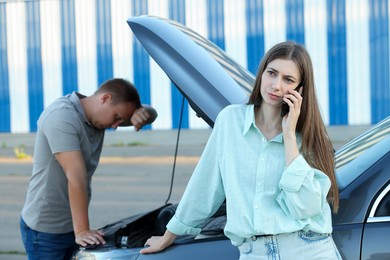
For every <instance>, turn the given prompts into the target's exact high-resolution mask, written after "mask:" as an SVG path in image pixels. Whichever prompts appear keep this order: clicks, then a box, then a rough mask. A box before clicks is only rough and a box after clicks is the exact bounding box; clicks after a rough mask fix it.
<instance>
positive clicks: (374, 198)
mask: <svg viewBox="0 0 390 260" xmlns="http://www.w3.org/2000/svg"><path fill="white" fill-rule="evenodd" d="M128 24H129V26H130V27H131V29H132V30H133V32H134V34H135V35H136V37H137V38H138V39H139V40H140V42H141V43H142V44H143V46H144V47H145V48H146V50H147V51H148V52H149V54H150V55H151V56H152V58H153V59H155V60H156V62H157V63H158V64H159V65H160V66H161V68H162V69H163V70H164V71H165V72H166V74H167V75H168V77H169V78H171V79H172V81H173V82H174V83H175V85H176V87H177V88H178V89H179V90H180V91H181V92H182V93H183V95H184V96H185V97H186V98H187V99H188V100H189V103H190V105H191V107H192V108H193V109H194V110H195V111H196V113H197V114H198V115H199V116H201V117H202V118H203V119H204V120H205V121H206V122H207V123H208V124H209V125H210V126H213V124H214V120H215V118H216V115H217V114H218V113H219V111H221V110H222V109H223V108H224V107H225V106H226V105H229V104H233V103H244V102H246V100H247V99H246V98H247V97H248V95H249V93H250V90H251V85H253V83H254V77H253V75H251V74H250V73H249V72H246V71H245V69H243V68H242V67H240V66H239V65H238V64H236V63H235V62H234V61H233V60H232V59H230V58H229V57H228V56H227V55H226V54H224V52H223V51H222V50H220V49H219V48H218V47H217V46H215V45H213V44H212V43H210V42H209V41H208V40H207V39H204V38H203V37H201V36H200V35H198V34H196V33H195V32H193V31H191V30H189V29H188V28H185V27H184V26H183V25H180V24H177V23H175V22H173V21H168V20H166V19H159V18H156V17H147V16H141V17H132V18H130V19H129V20H128ZM198 53H199V55H198ZM200 57H201V58H200ZM199 58H200V59H199ZM213 60H214V61H213ZM210 72H212V73H210ZM229 77H230V79H229ZM335 160H336V177H337V182H338V184H339V188H340V209H339V212H338V213H337V214H333V215H332V218H333V220H332V221H333V238H334V241H335V243H336V245H337V247H338V249H339V251H340V254H341V255H342V257H343V259H353V260H355V259H390V247H389V246H388V245H389V242H388V241H390V212H389V211H390V202H389V201H390V199H389V197H390V194H389V193H390V117H388V118H387V119H385V120H383V121H382V122H380V123H378V124H377V125H376V126H375V127H373V128H372V129H370V130H369V131H367V132H366V133H364V134H362V135H360V136H359V137H357V138H355V139H354V140H352V141H351V142H349V143H348V144H346V145H345V146H343V147H342V148H341V149H340V150H339V151H337V152H336V154H335ZM176 206H177V205H164V206H162V207H161V208H159V209H156V210H152V211H150V212H149V213H145V214H141V215H137V216H134V217H130V218H127V219H124V220H122V221H118V222H116V223H114V224H111V225H108V226H106V227H104V228H102V230H103V231H104V232H105V233H107V234H110V236H109V237H108V238H109V240H110V241H111V242H110V243H111V244H109V245H108V246H105V247H98V248H95V249H90V250H84V251H80V252H78V253H76V259H88V257H80V256H81V255H82V254H84V256H85V255H86V254H89V255H90V257H93V256H99V257H103V256H104V257H105V258H111V259H121V258H120V257H122V256H119V255H120V254H122V253H123V255H127V257H126V259H226V260H229V259H238V257H239V252H238V249H237V248H236V247H234V246H232V245H231V243H230V241H229V240H228V239H227V238H226V237H225V236H223V233H222V230H223V225H222V224H223V223H218V225H216V226H217V227H218V228H217V229H216V230H213V229H212V230H211V231H212V232H211V233H210V232H204V233H203V234H208V235H207V236H206V238H203V239H202V238H201V237H199V236H198V237H195V236H179V237H178V239H177V240H176V241H175V243H174V245H173V246H172V247H170V248H168V249H167V250H165V251H163V252H161V253H158V254H153V255H140V256H139V257H138V258H133V257H137V254H138V253H137V252H139V250H140V249H141V248H142V245H143V244H144V243H145V241H146V239H147V238H148V237H150V232H152V233H153V235H161V234H162V233H163V231H164V230H165V226H166V223H167V222H168V220H169V219H170V217H171V216H173V214H174V211H175V207H176ZM218 212H219V213H218V215H217V216H213V217H212V218H211V220H210V222H212V221H213V220H214V219H218V218H221V217H222V218H223V217H225V218H226V213H224V212H223V209H221V210H220V211H218ZM221 212H222V213H221ZM224 214H225V215H224ZM211 226H212V225H211ZM214 227H215V225H214ZM107 228H108V229H110V231H109V232H106V231H107ZM202 228H203V231H210V230H207V228H208V227H206V226H205V227H202ZM145 230H147V231H145ZM203 231H202V232H203ZM214 231H216V232H215V235H210V234H213V232H214ZM140 234H141V236H139V235H140ZM121 236H128V237H129V238H132V239H133V240H134V238H135V239H136V242H137V243H133V244H131V245H130V244H129V243H127V242H125V243H122V244H121V243H120V242H118V239H119V238H120V237H121ZM121 247H123V248H121ZM114 256H116V257H119V258H116V257H114ZM96 259H99V258H98V257H97V258H96Z"/></svg>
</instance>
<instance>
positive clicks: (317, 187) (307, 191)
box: [277, 155, 330, 220]
mask: <svg viewBox="0 0 390 260" xmlns="http://www.w3.org/2000/svg"><path fill="white" fill-rule="evenodd" d="M279 189H280V194H279V195H278V197H277V201H278V203H279V205H280V207H281V208H282V210H283V211H284V213H285V214H286V215H288V216H290V217H291V218H293V219H298V220H299V219H305V218H310V217H313V216H316V215H318V214H320V213H321V212H322V211H323V209H324V207H325V206H327V203H326V197H327V194H328V191H329V189H330V180H329V178H328V176H327V175H326V174H324V173H323V172H321V171H319V170H317V169H314V168H312V167H310V165H309V164H308V163H307V162H306V160H305V159H304V158H303V156H302V155H299V156H298V157H297V158H296V159H295V160H294V161H293V162H292V163H291V164H290V165H289V166H288V167H287V168H286V169H285V170H284V172H283V175H282V178H281V180H280V183H279Z"/></svg>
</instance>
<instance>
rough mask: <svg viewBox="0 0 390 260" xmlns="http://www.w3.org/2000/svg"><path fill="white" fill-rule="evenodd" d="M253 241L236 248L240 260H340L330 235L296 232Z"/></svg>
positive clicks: (246, 241) (248, 240) (249, 240)
mask: <svg viewBox="0 0 390 260" xmlns="http://www.w3.org/2000/svg"><path fill="white" fill-rule="evenodd" d="M253 240H254V239H251V238H248V239H246V240H245V241H244V243H243V244H242V245H240V246H239V247H238V249H239V250H240V260H263V259H264V260H280V259H281V260H295V259H310V260H315V259H318V260H319V259H321V260H340V259H342V258H341V256H340V253H339V251H338V250H337V248H336V245H335V244H334V242H333V239H332V236H331V235H330V234H318V233H314V232H310V231H308V232H305V231H298V232H294V233H286V234H279V235H270V236H264V237H258V238H257V239H256V240H255V241H253Z"/></svg>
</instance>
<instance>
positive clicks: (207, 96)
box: [127, 16, 254, 127]
mask: <svg viewBox="0 0 390 260" xmlns="http://www.w3.org/2000/svg"><path fill="white" fill-rule="evenodd" d="M127 23H128V24H129V26H130V28H131V29H132V31H133V32H134V35H135V36H136V37H137V39H138V40H139V41H140V42H141V44H142V45H143V47H144V48H145V49H146V51H147V52H148V53H149V55H150V56H151V57H152V58H153V59H154V60H155V61H156V63H157V64H158V65H159V66H160V67H161V68H162V70H163V71H164V72H165V73H166V74H167V75H168V77H169V78H170V79H171V81H172V82H173V83H174V84H175V85H176V87H177V88H178V89H179V91H180V92H181V93H182V94H183V95H184V96H185V97H186V98H187V100H188V102H189V104H190V106H191V107H192V109H194V111H195V112H196V114H197V115H198V116H200V117H201V118H203V119H204V120H205V121H206V123H207V124H209V125H210V126H211V127H212V126H213V125H214V121H215V119H216V117H217V115H218V113H219V112H220V111H221V110H222V109H223V108H224V107H226V106H227V105H230V104H239V103H245V102H247V100H248V95H249V93H250V92H251V89H252V85H253V82H254V76H253V75H252V74H250V73H249V72H248V71H247V70H246V69H244V68H242V67H241V66H240V65H239V64H238V63H236V62H235V61H233V60H232V59H231V58H229V57H228V56H227V55H226V53H225V52H224V51H222V50H221V49H220V48H219V47H218V46H216V45H215V44H213V43H212V42H210V41H208V40H207V39H205V38H204V37H202V36H200V35H199V34H197V33H196V32H194V31H192V30H190V29H188V28H187V27H184V26H183V25H181V24H179V23H176V22H174V21H171V20H167V19H162V18H157V17H152V16H138V17H131V18H129V19H128V20H127Z"/></svg>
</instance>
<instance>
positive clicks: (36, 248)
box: [20, 218, 78, 260]
mask: <svg viewBox="0 0 390 260" xmlns="http://www.w3.org/2000/svg"><path fill="white" fill-rule="evenodd" d="M20 231H21V234H22V240H23V244H24V247H25V249H26V253H27V256H28V259H29V260H38V259H39V260H52V259H71V257H72V254H73V252H74V251H75V250H77V249H78V246H77V244H76V243H75V236H74V233H73V232H70V233H65V234H50V233H44V232H38V231H35V230H33V229H31V228H29V227H28V226H27V225H26V223H25V222H24V220H23V218H20Z"/></svg>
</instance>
